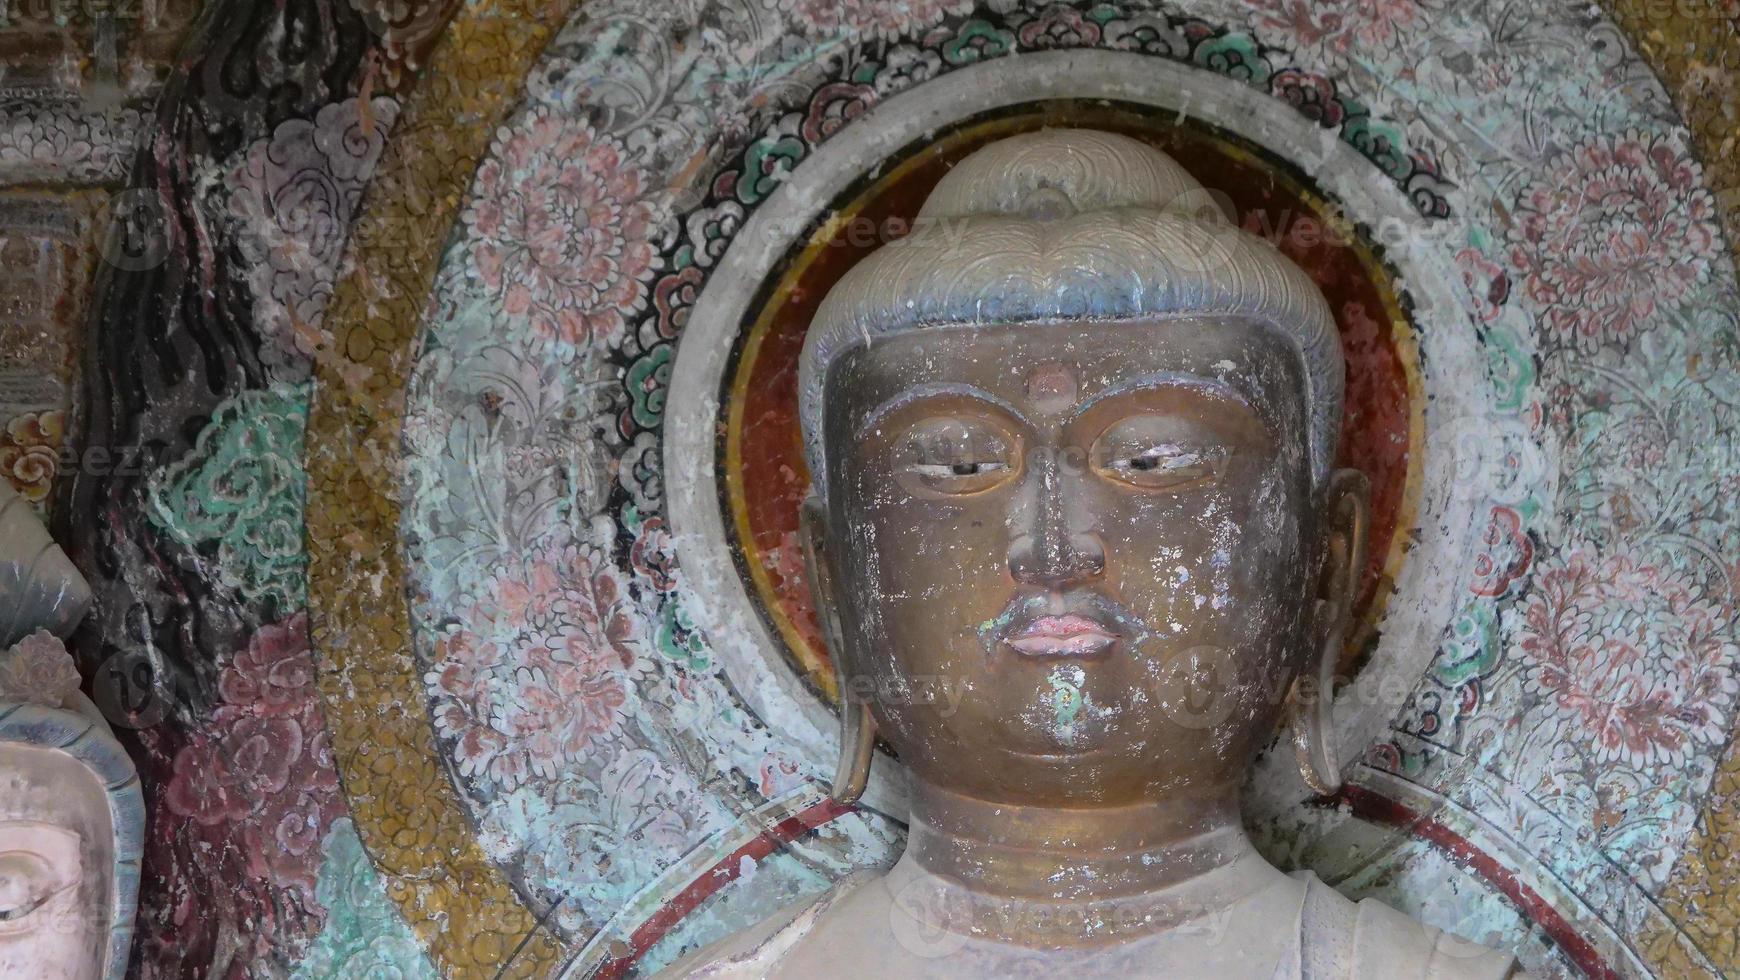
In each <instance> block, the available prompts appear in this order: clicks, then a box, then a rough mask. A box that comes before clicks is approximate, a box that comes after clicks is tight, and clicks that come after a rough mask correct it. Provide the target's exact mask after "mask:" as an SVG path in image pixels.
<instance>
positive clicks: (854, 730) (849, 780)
mask: <svg viewBox="0 0 1740 980" xmlns="http://www.w3.org/2000/svg"><path fill="white" fill-rule="evenodd" d="M827 529H828V510H827V506H826V505H825V504H824V503H823V502H822V499H821V498H820V497H813V496H812V497H809V498H807V499H806V500H804V506H803V511H802V513H801V514H800V515H799V518H798V530H799V533H800V534H801V535H802V537H803V542H804V564H805V565H806V566H808V568H809V576H810V595H811V596H812V597H813V598H814V599H815V604H816V618H817V619H818V620H820V621H821V624H822V636H823V637H824V638H825V639H826V640H827V643H828V653H829V654H830V655H832V657H833V659H834V672H835V674H836V675H837V676H838V677H839V678H840V760H839V763H838V764H837V765H836V766H835V769H834V783H833V787H832V789H831V790H830V793H829V795H831V796H832V797H833V798H834V800H835V802H837V803H841V804H849V803H855V802H857V800H858V797H860V796H862V795H864V788H865V787H866V786H868V785H869V783H870V763H871V759H872V757H873V756H874V754H875V750H876V719H875V718H874V717H873V716H872V715H871V714H870V705H869V703H868V702H866V701H859V700H854V696H853V691H854V690H855V688H856V685H854V684H852V683H851V682H850V681H851V677H852V671H851V659H850V653H849V651H847V649H846V634H845V630H844V629H843V628H842V626H841V623H840V604H839V603H838V602H837V601H835V599H836V596H837V595H838V593H837V592H836V591H835V584H834V583H835V579H834V563H833V553H832V552H830V551H829V550H828V546H827V545H828V537H827V534H828V530H827Z"/></svg>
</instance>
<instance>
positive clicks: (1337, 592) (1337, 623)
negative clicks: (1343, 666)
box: [1317, 470, 1371, 656]
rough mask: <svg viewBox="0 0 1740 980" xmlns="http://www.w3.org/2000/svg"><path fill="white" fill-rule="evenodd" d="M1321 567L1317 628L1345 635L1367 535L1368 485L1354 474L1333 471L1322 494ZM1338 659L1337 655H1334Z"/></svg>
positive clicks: (1318, 582) (1357, 586)
mask: <svg viewBox="0 0 1740 980" xmlns="http://www.w3.org/2000/svg"><path fill="white" fill-rule="evenodd" d="M1322 528H1323V532H1322V533H1323V537H1322V539H1321V540H1322V541H1323V548H1324V552H1323V564H1322V567H1321V570H1320V571H1319V573H1318V579H1317V598H1318V599H1320V600H1322V601H1323V602H1324V603H1325V606H1324V608H1323V611H1322V618H1320V619H1319V620H1318V624H1317V625H1318V628H1319V629H1324V628H1329V629H1333V630H1334V631H1335V632H1340V633H1345V632H1346V631H1347V625H1348V623H1347V620H1348V617H1350V616H1351V615H1353V603H1354V600H1355V599H1357V598H1358V597H1359V585H1360V573H1361V572H1362V571H1363V570H1364V569H1365V548H1366V538H1367V537H1368V536H1369V534H1370V531H1371V482H1370V481H1369V480H1367V479H1366V477H1365V474H1364V473H1361V472H1360V471H1358V470H1336V471H1335V472H1334V473H1331V474H1330V476H1329V486H1328V487H1326V488H1325V489H1324V494H1323V525H1322ZM1338 656H1339V654H1338Z"/></svg>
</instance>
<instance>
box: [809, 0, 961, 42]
mask: <svg viewBox="0 0 1740 980" xmlns="http://www.w3.org/2000/svg"><path fill="white" fill-rule="evenodd" d="M972 10H973V2H972V0H796V2H795V3H794V4H793V5H792V16H793V17H794V18H796V20H797V23H798V29H799V30H801V31H803V32H804V33H806V34H809V35H811V36H820V37H840V36H844V37H846V38H847V39H849V40H858V39H864V40H878V39H880V40H887V41H894V40H899V39H900V38H901V37H904V36H905V35H907V34H912V33H916V32H918V31H922V30H924V29H925V28H927V27H931V26H934V25H935V24H937V23H938V22H940V21H941V20H942V19H943V18H944V17H950V16H956V17H958V16H962V15H965V14H968V13H971V12H972Z"/></svg>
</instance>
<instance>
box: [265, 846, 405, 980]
mask: <svg viewBox="0 0 1740 980" xmlns="http://www.w3.org/2000/svg"><path fill="white" fill-rule="evenodd" d="M321 853H322V854H323V855H324V861H323V862H322V864H321V867H320V880H319V882H318V883H317V884H316V885H315V886H314V895H315V897H316V898H317V899H319V900H320V904H322V905H324V906H326V928H325V929H323V930H321V933H320V935H319V936H317V937H315V940H314V944H313V945H312V946H311V947H310V948H309V950H308V955H307V957H305V958H304V959H303V960H302V962H301V963H299V964H297V966H296V970H295V972H294V973H292V974H291V976H292V977H293V978H295V980H421V978H424V977H428V978H433V977H435V976H437V974H436V972H435V968H434V967H432V966H431V965H430V964H429V960H428V959H427V958H425V957H424V955H423V950H422V947H420V946H419V945H418V944H417V937H416V936H415V935H413V934H412V932H411V927H410V926H407V925H405V921H404V920H403V919H401V918H399V913H398V912H397V911H396V910H395V909H394V906H393V903H392V901H391V900H389V899H388V898H387V893H386V891H385V889H384V888H383V887H382V885H381V878H380V875H378V874H376V873H375V867H374V865H373V864H372V863H370V861H369V856H368V853H367V852H366V851H364V850H363V846H362V840H361V839H360V838H358V837H357V833H356V827H355V826H354V825H353V824H352V823H351V822H350V820H349V818H345V819H342V820H339V821H337V822H336V823H334V824H333V825H332V830H331V831H330V832H328V833H327V835H326V840H325V841H324V842H323V843H322V845H321Z"/></svg>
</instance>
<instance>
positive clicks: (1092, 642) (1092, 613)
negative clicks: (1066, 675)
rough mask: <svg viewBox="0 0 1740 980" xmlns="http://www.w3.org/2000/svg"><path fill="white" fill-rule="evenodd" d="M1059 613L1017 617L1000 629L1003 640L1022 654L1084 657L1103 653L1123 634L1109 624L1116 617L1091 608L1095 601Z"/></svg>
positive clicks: (1116, 618)
mask: <svg viewBox="0 0 1740 980" xmlns="http://www.w3.org/2000/svg"><path fill="white" fill-rule="evenodd" d="M1076 605H1078V606H1086V607H1087V608H1078V609H1075V610H1071V611H1069V612H1063V613H1043V614H1032V613H1030V614H1028V615H1027V616H1019V615H1018V616H1017V617H1015V618H1014V620H1013V621H1012V622H1011V623H1010V624H1009V627H1008V629H1006V630H1005V631H1004V634H1003V637H1002V639H1003V643H1004V644H1005V645H1007V646H1008V647H1009V648H1010V649H1011V650H1014V651H1015V652H1016V653H1018V654H1020V655H1022V656H1023V657H1069V658H1080V659H1086V658H1089V657H1093V656H1096V655H1098V654H1102V653H1105V652H1106V651H1108V650H1110V649H1111V648H1112V646H1113V645H1114V644H1116V643H1117V642H1118V640H1119V639H1120V638H1122V636H1123V630H1121V629H1119V628H1118V627H1116V626H1113V625H1111V623H1114V622H1116V621H1117V620H1118V619H1119V618H1120V617H1118V616H1116V615H1111V614H1108V612H1109V611H1102V610H1098V609H1095V608H1093V607H1094V606H1096V605H1099V603H1094V602H1088V603H1077V604H1076Z"/></svg>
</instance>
